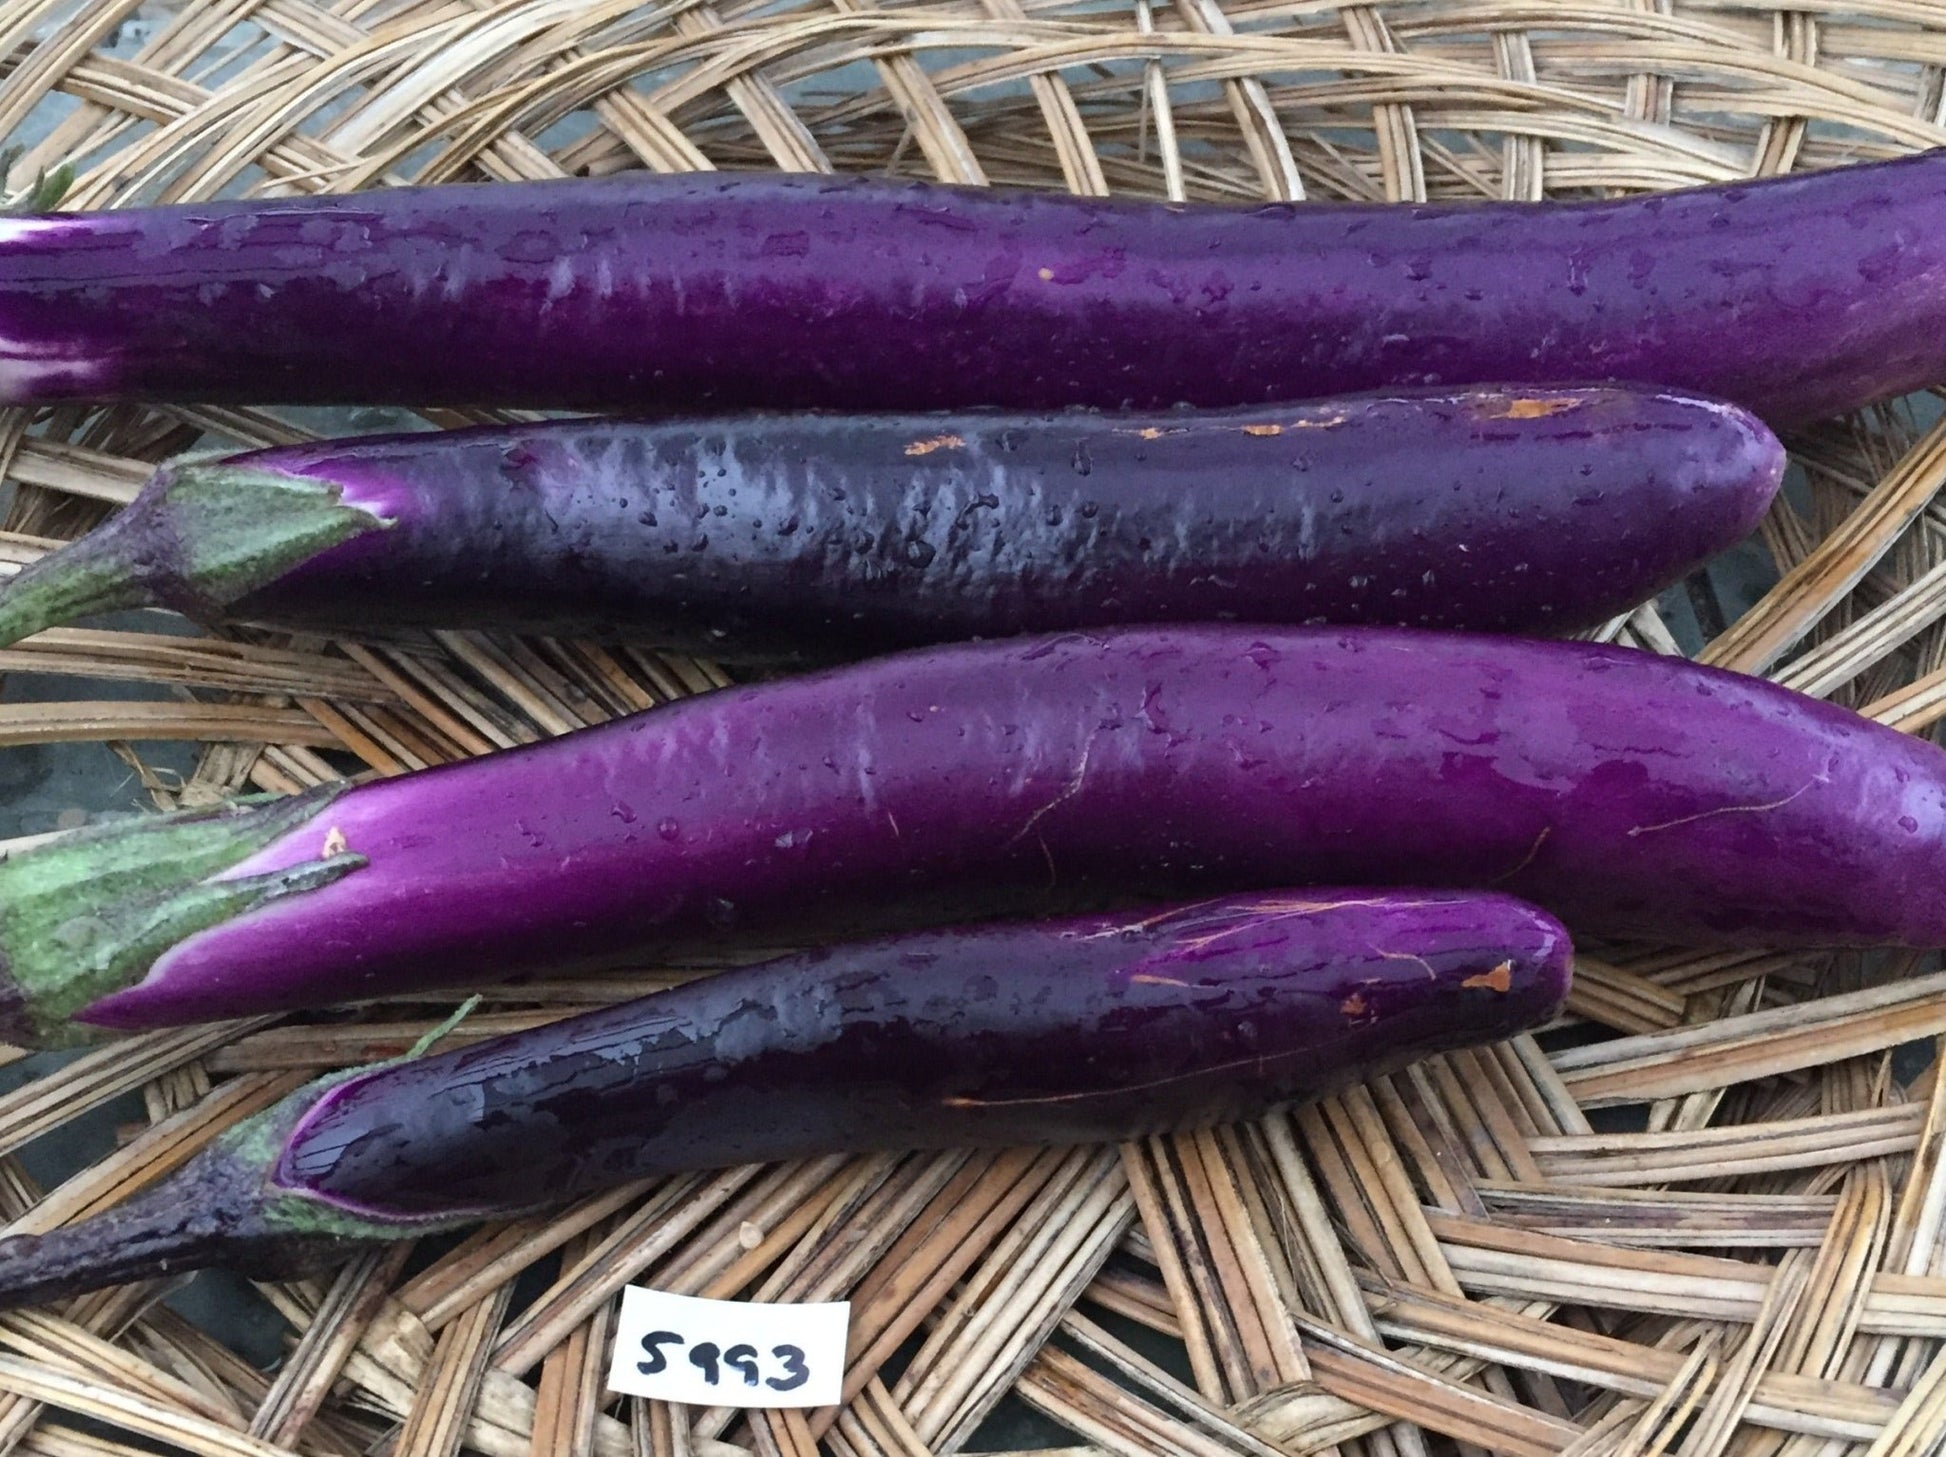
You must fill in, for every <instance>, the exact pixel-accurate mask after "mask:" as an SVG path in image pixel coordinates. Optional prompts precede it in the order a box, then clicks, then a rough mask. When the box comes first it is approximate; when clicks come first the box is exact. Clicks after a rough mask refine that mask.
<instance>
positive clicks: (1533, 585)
mask: <svg viewBox="0 0 1946 1457" xmlns="http://www.w3.org/2000/svg"><path fill="white" fill-rule="evenodd" d="M1783 465H1784V456H1783V449H1782V447H1781V446H1780V445H1778V443H1777V440H1776V437H1775V436H1773V435H1772V434H1771V433H1770V432H1769V431H1768V430H1767V429H1765V428H1764V426H1763V425H1762V424H1761V423H1759V422H1758V421H1757V420H1756V419H1754V418H1753V417H1751V416H1750V415H1747V414H1745V413H1744V412H1743V411H1741V410H1738V409H1736V408H1734V407H1733V406H1728V405H1719V404H1716V403H1713V402H1711V401H1707V400H1699V399H1696V398H1694V397H1692V396H1686V395H1679V394H1670V393H1666V392H1640V391H1633V390H1623V389H1583V390H1533V391H1527V392H1504V391H1485V390H1476V391H1463V392H1454V391H1443V392H1418V393H1410V394H1395V395H1387V396H1370V397H1358V398H1353V399H1344V400H1337V401H1333V402H1330V403H1327V404H1317V405H1289V406H1284V407H1281V408H1278V409H1263V408H1256V409H1251V410H1246V411H1223V412H1218V413H1177V414H1150V415H1135V416H1128V415H1112V416H1104V415H1098V414H1090V413H1081V412H1075V413H1070V414H1065V415H1042V416H1008V415H965V414H961V415H952V416H937V415H932V416H893V417H886V416H877V417H870V418H846V417H821V416H812V417H801V416H800V417H791V416H767V417H766V416H760V417H756V418H743V419H731V420H722V421H703V422H680V423H662V424H633V423H619V422H614V421H598V420H577V421H563V422H557V423H551V424H544V425H532V426H525V427H521V428H517V429H489V430H472V431H456V432H453V433H450V434H417V435H400V436H388V437H382V438H378V439H369V440H346V441H330V442H326V443H323V444H319V445H304V446H294V447H285V448H282V449H276V450H266V451H258V452H254V453H252V454H249V455H240V456H234V457H231V458H230V459H228V460H223V461H217V462H209V461H204V462H197V463H194V464H185V465H177V466H170V467H166V468H164V469H163V470H162V471H160V472H159V473H158V474H157V475H156V476H155V478H154V479H153V480H151V482H150V483H149V485H148V486H147V487H146V488H145V489H144V490H143V492H142V493H141V495H140V496H138V497H137V498H136V500H135V501H134V503H133V504H132V505H130V506H129V508H128V509H127V510H125V511H123V512H122V513H121V514H120V515H119V516H117V517H115V518H114V519H113V520H112V521H111V522H110V523H109V524H108V525H106V526H104V527H103V528H102V529H100V530H99V531H97V532H95V533H93V534H92V535H91V536H89V537H87V538H85V539H84V540H83V541H81V542H80V543H78V544H76V545H74V546H71V547H69V548H67V549H66V550H64V551H59V552H56V553H54V554H53V555H51V556H48V557H46V558H44V559H43V560H41V561H40V562H38V563H36V564H34V565H32V566H30V567H28V568H27V569H26V570H25V571H23V572H21V573H20V574H19V576H18V577H17V578H16V579H15V580H14V581H13V583H12V584H11V585H9V586H8V587H7V588H6V589H5V591H4V592H0V643H5V642H11V641H14V640H15V639H17V638H20V637H24V636H26V635H27V634H28V633H30V632H33V631H36V630H38V629H39V628H42V627H46V626H51V625H54V624H56V623H60V622H65V621H68V620H71V619H72V618H73V617H75V616H77V615H79V614H81V613H83V612H88V611H99V610H103V609H107V608H118V607H132V606H141V605H166V606H181V607H184V608H185V609H187V610H189V611H190V612H192V613H193V614H194V615H196V616H198V617H201V618H203V619H205V620H208V619H214V618H236V619H244V620H248V621H254V622H265V623H272V624H277V625H284V626H297V627H327V628H329V627H336V628H344V627H352V628H367V629H368V628H372V627H384V626H437V627H480V626H496V627H508V628H515V629H522V630H528V631H551V632H561V633H580V634H592V635H599V636H612V635H615V634H618V633H620V634H627V635H633V636H646V637H650V638H653V639H655V640H656V641H657V642H659V643H662V644H664V645H672V646H683V647H689V648H692V649H701V650H706V651H709V652H712V653H715V654H718V655H722V656H737V657H742V658H751V657H758V656H768V657H773V658H783V659H805V658H810V659H820V658H835V657H841V656H861V655H863V654H864V653H866V652H868V651H871V650H874V649H884V648H888V647H906V646H913V645H916V644H920V643H927V642H939V641H951V640H954V639H959V638H967V637H997V636H1008V635H1012V634H1015V633H1022V632H1035V631H1048V630H1056V629H1061V628H1073V627H1095V626H1102V625H1107V624H1110V623H1117V622H1168V621H1179V622H1195V621H1210V620H1218V621H1220V620H1231V621H1244V622H1303V621H1317V622H1378V623H1405V624H1410V625H1415V626H1424V627H1456V628H1473V629H1479V630H1486V631H1520V630H1538V629H1554V630H1562V631H1565V630H1568V629H1571V628H1577V627H1586V626H1589V625H1591V624H1593V623H1596V622H1599V621H1601V620H1602V619H1604V618H1606V617H1608V616H1611V615H1613V614H1614V613H1616V612H1619V611H1625V610H1627V609H1628V608H1629V607H1631V606H1633V605H1635V604H1636V603H1638V602H1641V601H1643V600H1644V599H1646V598H1648V597H1649V596H1652V595H1653V594H1654V593H1655V592H1657V591H1658V590H1660V589H1661V588H1663V587H1665V586H1667V585H1668V584H1669V583H1671V582H1673V581H1675V580H1677V579H1679V578H1680V577H1681V576H1682V575H1683V574H1684V573H1685V572H1687V571H1688V570H1689V569H1691V568H1692V567H1694V566H1695V565H1696V564H1697V563H1699V562H1701V561H1703V560H1705V559H1707V558H1708V557H1710V556H1712V555H1714V554H1715V553H1716V552H1718V551H1720V550H1722V549H1723V548H1725V547H1727V546H1729V545H1731V544H1732V543H1734V542H1735V541H1737V540H1738V539H1739V538H1741V537H1742V536H1743V535H1744V534H1745V533H1747V532H1748V531H1749V530H1750V529H1751V528H1752V527H1753V526H1754V525H1755V524H1756V522H1757V520H1758V518H1759V517H1760V516H1761V515H1762V514H1763V511H1764V509H1765V507H1766V506H1767V505H1768V504H1769V501H1770V498H1771V496H1772V495H1773V494H1774V493H1775V492H1776V489H1777V484H1778V481H1779V480H1780V479H1781V476H1782V472H1783Z"/></svg>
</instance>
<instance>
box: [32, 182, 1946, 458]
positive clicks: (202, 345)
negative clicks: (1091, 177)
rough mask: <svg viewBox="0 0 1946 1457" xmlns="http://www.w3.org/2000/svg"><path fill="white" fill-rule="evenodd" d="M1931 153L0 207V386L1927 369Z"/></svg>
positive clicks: (995, 401) (969, 383)
mask: <svg viewBox="0 0 1946 1457" xmlns="http://www.w3.org/2000/svg"><path fill="white" fill-rule="evenodd" d="M1942 194H1946V154H1942V153H1939V152H1932V153H1927V154H1924V155H1921V156H1917V157H1912V158H1906V159H1902V160H1898V161H1893V162H1885V163H1878V164H1872V165H1861V166H1853V167H1846V168H1841V169H1837V170H1833V171H1827V172H1820V173H1812V174H1806V175H1798V176H1791V177H1785V178H1778V179H1773V180H1764V181H1759V182H1751V183H1737V184H1734V185H1729V186H1720V187H1707V188H1697V189H1693V190H1689V191H1683V192H1674V193H1664V194H1656V195H1650V196H1640V197H1630V198H1623V199H1616V200H1610V201H1596V202H1587V203H1573V204H1559V203H1553V204H1550V203H1540V204H1516V203H1485V202H1482V203H1476V204H1450V203H1442V204H1438V205H1432V206H1418V207H1400V206H1387V205H1369V204H1336V203H1317V202H1304V203H1297V204H1278V205H1272V206H1264V207H1253V208H1248V209H1244V208H1229V207H1218V206H1208V205H1191V206H1182V205H1171V204H1164V203H1156V202H1144V201H1131V200H1118V199H1101V198H1077V197H1065V196H1055V195H1042V194H1033V193H1007V192H990V191H986V190H979V189H964V188H952V187H941V186H936V185H930V184H922V183H907V182H896V183H894V182H885V181H878V180H871V179H862V178H848V179H846V178H832V177H814V176H784V175H771V174H762V175H744V176H726V175H723V174H719V173H710V174H701V175H687V176H653V175H649V174H647V173H632V174H627V175H624V176H619V177H612V178H603V179H599V180H564V181H558V182H518V183H502V184H482V185H476V186H466V187H451V186H448V187H428V188H398V189H391V190H380V191H374V192H368V193H360V194H355V195H349V196H318V197H303V198H276V199H262V200H254V201H239V202H215V203H198V204H193V205H184V206H178V207H171V208H160V209H146V210H128V211H121V212H105V213H94V214H84V215H61V214H55V215H48V216H43V217H32V218H21V219H12V220H0V403H40V402H46V401H53V400H63V399H150V400H154V399H171V400H199V401H235V402H285V403H293V404H296V403H332V402H336V403H368V404H377V403H385V402H391V403H396V404H405V405H434V404H450V405H467V404H471V405H501V406H513V405H528V406H575V407H585V408H591V409H592V408H609V409H640V408H646V407H648V406H651V405H655V406H661V407H673V408H689V407H706V408H709V409H713V410H723V409H750V408H758V409H795V408H840V409H848V410H860V409H865V410H907V409H920V410H931V409H959V408H964V407H967V406H976V405H992V406H1002V407H1007V408H1013V409H1045V408H1052V407H1063V406H1069V405H1095V406H1100V407H1103V408H1110V409H1119V408H1152V407H1167V406H1171V405H1175V404H1193V405H1198V406H1208V407H1218V406H1226V405H1242V404H1254V403H1263V402H1266V401H1271V400H1288V399H1296V398H1302V397H1312V398H1315V397H1318V396H1323V395H1339V394H1346V393H1351V392H1356V391H1360V390H1369V389H1383V388H1390V387H1397V386H1419V385H1439V386H1452V385H1460V384H1472V383H1482V382H1488V381H1497V382H1501V383H1511V384H1550V383H1553V384H1558V383H1570V382H1585V381H1593V380H1636V381H1654V382H1657V383H1660V384H1666V385H1670V386H1676V387H1681V388H1685V389H1692V390H1696V391H1698V392H1699V393H1702V394H1707V395H1713V396H1716V397H1718V398H1721V399H1726V400H1731V401H1734V402H1736V403H1738V404H1741V405H1744V406H1746V407H1748V408H1750V409H1752V410H1754V411H1756V412H1757V413H1758V414H1760V415H1762V416H1763V417H1764V418H1765V419H1767V420H1769V421H1770V422H1771V423H1772V424H1773V425H1786V424H1798V423H1802V422H1804V421H1807V420H1811V419H1816V418H1819V417H1822V416H1827V415H1833V414H1837V413H1840V412H1842V411H1846V410H1852V409H1856V408H1858V407H1860V406H1862V405H1865V404H1867V403H1870V402H1871V401H1874V400H1880V399H1885V398H1888V397H1890V396H1893V395H1898V394H1902V393H1905V392H1907V391H1910V390H1914V389H1918V388H1921V387H1923V386H1926V385H1931V384H1936V383H1938V382H1939V381H1941V380H1942V379H1946V204H1942V203H1941V202H1940V198H1941V196H1942Z"/></svg>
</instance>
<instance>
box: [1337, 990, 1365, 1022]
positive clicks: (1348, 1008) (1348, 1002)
mask: <svg viewBox="0 0 1946 1457" xmlns="http://www.w3.org/2000/svg"><path fill="white" fill-rule="evenodd" d="M1371 1005H1372V1004H1371V1003H1370V1002H1368V1001H1366V1000H1365V994H1364V993H1363V992H1353V993H1352V994H1351V995H1350V996H1348V997H1346V998H1345V999H1344V1000H1343V1001H1342V1002H1340V1003H1338V1010H1339V1011H1341V1012H1343V1013H1344V1014H1345V1015H1346V1016H1347V1017H1362V1016H1364V1015H1365V1014H1366V1013H1367V1012H1368V1011H1370V1010H1371Z"/></svg>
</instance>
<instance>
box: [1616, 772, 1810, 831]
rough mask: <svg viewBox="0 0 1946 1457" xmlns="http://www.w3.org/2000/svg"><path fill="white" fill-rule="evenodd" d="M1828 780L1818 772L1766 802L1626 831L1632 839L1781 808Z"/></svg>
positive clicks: (1726, 807) (1729, 806) (1703, 812)
mask: <svg viewBox="0 0 1946 1457" xmlns="http://www.w3.org/2000/svg"><path fill="white" fill-rule="evenodd" d="M1830 782H1831V781H1830V780H1829V779H1827V778H1826V777H1825V776H1824V775H1822V774H1820V775H1818V777H1817V778H1815V779H1813V780H1811V781H1810V782H1809V783H1808V784H1805V785H1803V786H1801V787H1800V788H1798V789H1795V790H1793V791H1792V792H1791V793H1789V794H1787V795H1785V796H1784V797H1783V798H1782V799H1773V800H1771V801H1770V802H1769V803H1768V804H1725V805H1719V806H1718V807H1717V808H1715V809H1706V810H1701V811H1699V812H1697V813H1696V814H1693V815H1684V816H1683V817H1682V818H1681V819H1677V820H1665V821H1663V822H1662V823H1661V824H1659V825H1636V826H1634V827H1633V828H1632V829H1630V830H1629V832H1628V834H1629V838H1630V839H1634V838H1635V837H1636V836H1637V835H1648V834H1653V833H1654V832H1655V831H1657V830H1673V829H1675V828H1676V827H1677V826H1678V825H1693V824H1694V823H1696V821H1698V820H1707V819H1712V818H1714V817H1715V816H1717V815H1749V814H1763V813H1765V812H1767V811H1769V810H1773V809H1782V808H1783V807H1784V806H1785V805H1787V804H1789V803H1790V802H1791V801H1792V800H1794V799H1799V798H1801V797H1802V796H1804V795H1806V794H1809V793H1810V792H1811V791H1812V790H1813V789H1815V788H1816V787H1817V786H1818V785H1820V784H1829V783H1830Z"/></svg>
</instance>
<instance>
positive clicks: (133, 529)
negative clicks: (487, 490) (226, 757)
mask: <svg viewBox="0 0 1946 1457" xmlns="http://www.w3.org/2000/svg"><path fill="white" fill-rule="evenodd" d="M389 525H391V523H390V522H389V521H387V520H385V519H384V518H383V517H380V516H377V515H375V514H374V513H372V512H370V511H366V510H363V509H361V508H359V507H357V506H349V505H346V504H345V502H344V489H343V487H342V486H340V485H339V484H337V483H336V482H333V481H325V480H319V479H317V478H316V477H313V476H304V475H288V474H285V473H284V472H281V471H272V470H262V469H260V468H258V467H255V466H249V465H243V464H237V463H229V464H226V463H224V462H222V461H209V462H190V463H180V464H177V465H174V466H165V467H163V468H162V469H161V470H159V471H157V472H156V473H155V475H154V476H152V477H151V478H150V479H149V483H148V484H147V485H146V486H144V487H143V488H142V491H141V494H140V495H138V496H137V497H136V498H135V499H134V500H133V501H131V502H130V503H129V504H128V506H127V507H126V508H124V509H123V510H122V511H121V513H120V514H118V515H116V516H115V517H113V518H111V519H110V520H109V521H107V522H105V523H104V524H103V525H101V526H100V527H98V528H97V529H96V530H94V531H92V532H90V533H89V534H88V535H86V536H84V537H82V538H81V540H79V541H77V542H75V543H73V544H72V545H70V546H66V547H63V548H62V549H60V550H59V551H55V552H51V553H49V554H48V555H47V556H45V557H43V558H41V560H39V561H37V562H35V563H33V564H32V565H30V566H27V567H24V568H22V569H21V571H20V572H19V574H18V575H17V576H15V578H14V579H13V581H12V582H11V583H9V584H8V585H7V586H6V588H5V589H4V590H0V646H4V645H5V644H7V643H13V642H18V641H20V639H22V638H24V637H27V636H29V635H31V634H33V633H36V632H39V631H41V630H42V629H43V628H48V627H58V626H60V625H61V624H62V623H66V622H71V621H73V620H74V619H75V618H77V617H82V616H85V615H87V614H88V613H93V612H113V611H117V610H120V609H123V608H129V607H158V606H159V607H173V608H177V609H179V610H182V611H186V612H188V613H189V614H190V615H192V616H196V617H206V618H213V617H220V616H222V615H223V613H224V612H225V610H226V609H228V608H229V607H231V606H232V605H233V604H235V603H237V602H239V601H241V600H243V599H244V598H245V597H248V596H249V595H250V594H251V593H252V592H256V591H259V590H261V589H262V588H264V587H267V586H269V585H270V584H271V583H273V582H275V581H276V580H277V579H278V578H279V577H282V576H283V575H284V574H285V573H287V572H289V571H290V570H291V569H292V568H294V567H297V566H299V565H301V564H303V563H304V562H307V561H309V560H310V559H311V558H312V557H315V556H319V555H321V554H322V553H324V552H326V551H329V550H330V549H331V548H332V547H334V546H337V545H339V544H341V543H343V542H346V541H349V540H351V539H352V538H353V537H355V536H362V535H364V534H365V533H367V532H370V531H381V530H384V529H385V528H386V527H388V526H389Z"/></svg>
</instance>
